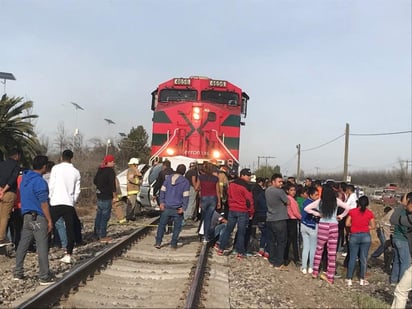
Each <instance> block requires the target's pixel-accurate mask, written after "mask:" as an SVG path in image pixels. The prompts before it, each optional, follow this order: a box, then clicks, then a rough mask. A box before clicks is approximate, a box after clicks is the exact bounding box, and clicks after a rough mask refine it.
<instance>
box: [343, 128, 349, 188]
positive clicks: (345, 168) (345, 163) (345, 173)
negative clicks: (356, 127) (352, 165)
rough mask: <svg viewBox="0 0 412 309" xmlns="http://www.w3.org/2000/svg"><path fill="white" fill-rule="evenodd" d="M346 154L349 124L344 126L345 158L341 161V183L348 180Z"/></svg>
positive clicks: (347, 151)
mask: <svg viewBox="0 0 412 309" xmlns="http://www.w3.org/2000/svg"><path fill="white" fill-rule="evenodd" d="M348 154H349V123H347V124H346V129H345V158H344V161H343V179H342V180H343V181H345V182H346V181H347V178H348Z"/></svg>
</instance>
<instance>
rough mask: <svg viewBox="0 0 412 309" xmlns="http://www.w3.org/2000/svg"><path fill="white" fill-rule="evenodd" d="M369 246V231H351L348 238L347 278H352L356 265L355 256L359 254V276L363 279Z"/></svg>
mask: <svg viewBox="0 0 412 309" xmlns="http://www.w3.org/2000/svg"><path fill="white" fill-rule="evenodd" d="M370 246H371V235H370V234H369V233H366V232H365V233H352V234H350V239H349V250H350V256H349V262H348V272H347V274H346V278H347V279H352V277H353V272H354V271H355V267H356V258H357V257H358V256H359V262H360V278H361V279H365V274H366V265H367V261H368V252H369V248H370Z"/></svg>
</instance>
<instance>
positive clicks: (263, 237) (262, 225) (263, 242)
mask: <svg viewBox="0 0 412 309" xmlns="http://www.w3.org/2000/svg"><path fill="white" fill-rule="evenodd" d="M257 226H258V228H259V231H260V240H259V249H263V251H265V252H268V250H269V249H268V247H267V243H268V241H267V232H266V222H258V224H257Z"/></svg>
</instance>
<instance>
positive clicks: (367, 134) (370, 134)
mask: <svg viewBox="0 0 412 309" xmlns="http://www.w3.org/2000/svg"><path fill="white" fill-rule="evenodd" d="M407 133H412V131H399V132H387V133H349V135H352V136H382V135H398V134H407Z"/></svg>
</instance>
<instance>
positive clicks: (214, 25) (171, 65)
mask: <svg viewBox="0 0 412 309" xmlns="http://www.w3.org/2000/svg"><path fill="white" fill-rule="evenodd" d="M0 29H1V30H0V31H1V32H0V33H1V40H0V46H1V48H0V71H1V72H11V73H13V74H14V75H15V76H16V78H17V80H16V81H9V82H7V84H6V86H7V89H6V90H7V93H8V95H9V96H24V97H25V98H27V99H30V100H33V101H34V104H35V105H34V113H36V114H37V115H39V119H38V120H37V123H36V129H37V132H38V133H39V135H41V136H48V137H49V139H50V141H51V142H52V141H53V140H54V139H55V138H56V132H57V128H58V126H59V124H63V125H64V127H65V129H66V130H67V131H68V132H69V134H72V132H74V129H75V128H76V127H78V128H79V130H80V132H81V133H82V134H84V135H85V139H86V140H87V139H90V138H94V137H98V138H102V139H106V138H107V137H108V136H110V137H115V138H120V136H119V135H118V132H126V133H128V132H129V130H130V129H131V128H132V127H137V126H138V125H143V126H144V127H145V129H146V131H147V132H148V134H149V136H151V118H152V111H151V110H150V103H151V96H150V93H151V91H152V90H154V89H156V87H157V85H158V84H160V83H161V82H164V81H166V80H168V79H171V78H173V77H188V76H192V75H200V76H208V77H211V78H216V79H225V80H228V81H230V82H232V83H234V84H236V85H237V86H239V87H241V88H242V89H243V90H244V91H245V92H246V93H248V95H249V96H250V101H249V107H248V115H247V118H246V119H245V122H246V125H245V126H244V127H242V134H241V152H240V156H241V158H240V161H241V165H242V166H250V167H252V168H256V167H257V164H258V156H260V157H275V158H268V159H265V158H261V159H260V160H259V161H260V164H266V162H267V163H268V164H270V165H275V164H278V165H280V166H281V169H282V172H283V173H284V174H288V175H290V174H293V173H295V172H296V166H297V152H296V145H298V144H300V145H301V149H302V153H301V169H302V170H303V171H304V172H305V173H312V174H313V173H315V172H316V171H318V172H338V171H342V170H343V160H344V159H343V157H344V142H345V138H344V136H343V134H344V133H345V125H346V123H349V125H350V134H351V135H350V137H349V174H350V172H351V171H357V170H381V169H392V168H394V167H399V161H400V160H401V161H402V160H403V161H406V160H408V161H409V162H410V161H411V160H412V135H411V133H410V131H411V130H412V103H411V1H410V0H393V1H387V0H385V1H382V0H361V1H360V0H322V1H318V0H310V1H306V0H300V1H298V0H283V1H278V0H267V1H259V0H254V1H252V0H249V1H245V0H227V1H222V0H209V1H198V0H179V1H169V0H111V1H110V0H87V1H84V0H77V1H76V0H73V1H60V0H55V1H49V0H31V1H30V0H20V1H15V0H0ZM0 86H3V85H0ZM1 92H3V89H1ZM71 101H72V102H76V103H77V104H79V105H80V106H82V107H83V108H84V111H82V110H78V111H77V112H76V110H75V108H74V106H73V105H71V104H70V102H71ZM104 118H109V119H111V120H113V121H114V122H115V123H116V124H115V125H110V126H109V125H108V124H106V122H105V121H104V120H103V119H104ZM405 131H409V133H406V134H390V135H366V136H365V135H355V134H381V133H382V134H383V133H394V132H405ZM340 136H341V137H340ZM338 137H340V138H338ZM336 138H337V139H336ZM334 139H336V140H335V141H333V140H334ZM332 141H333V142H332ZM325 144H326V145H325ZM322 145H323V146H322ZM409 166H410V170H412V165H411V164H409Z"/></svg>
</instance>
